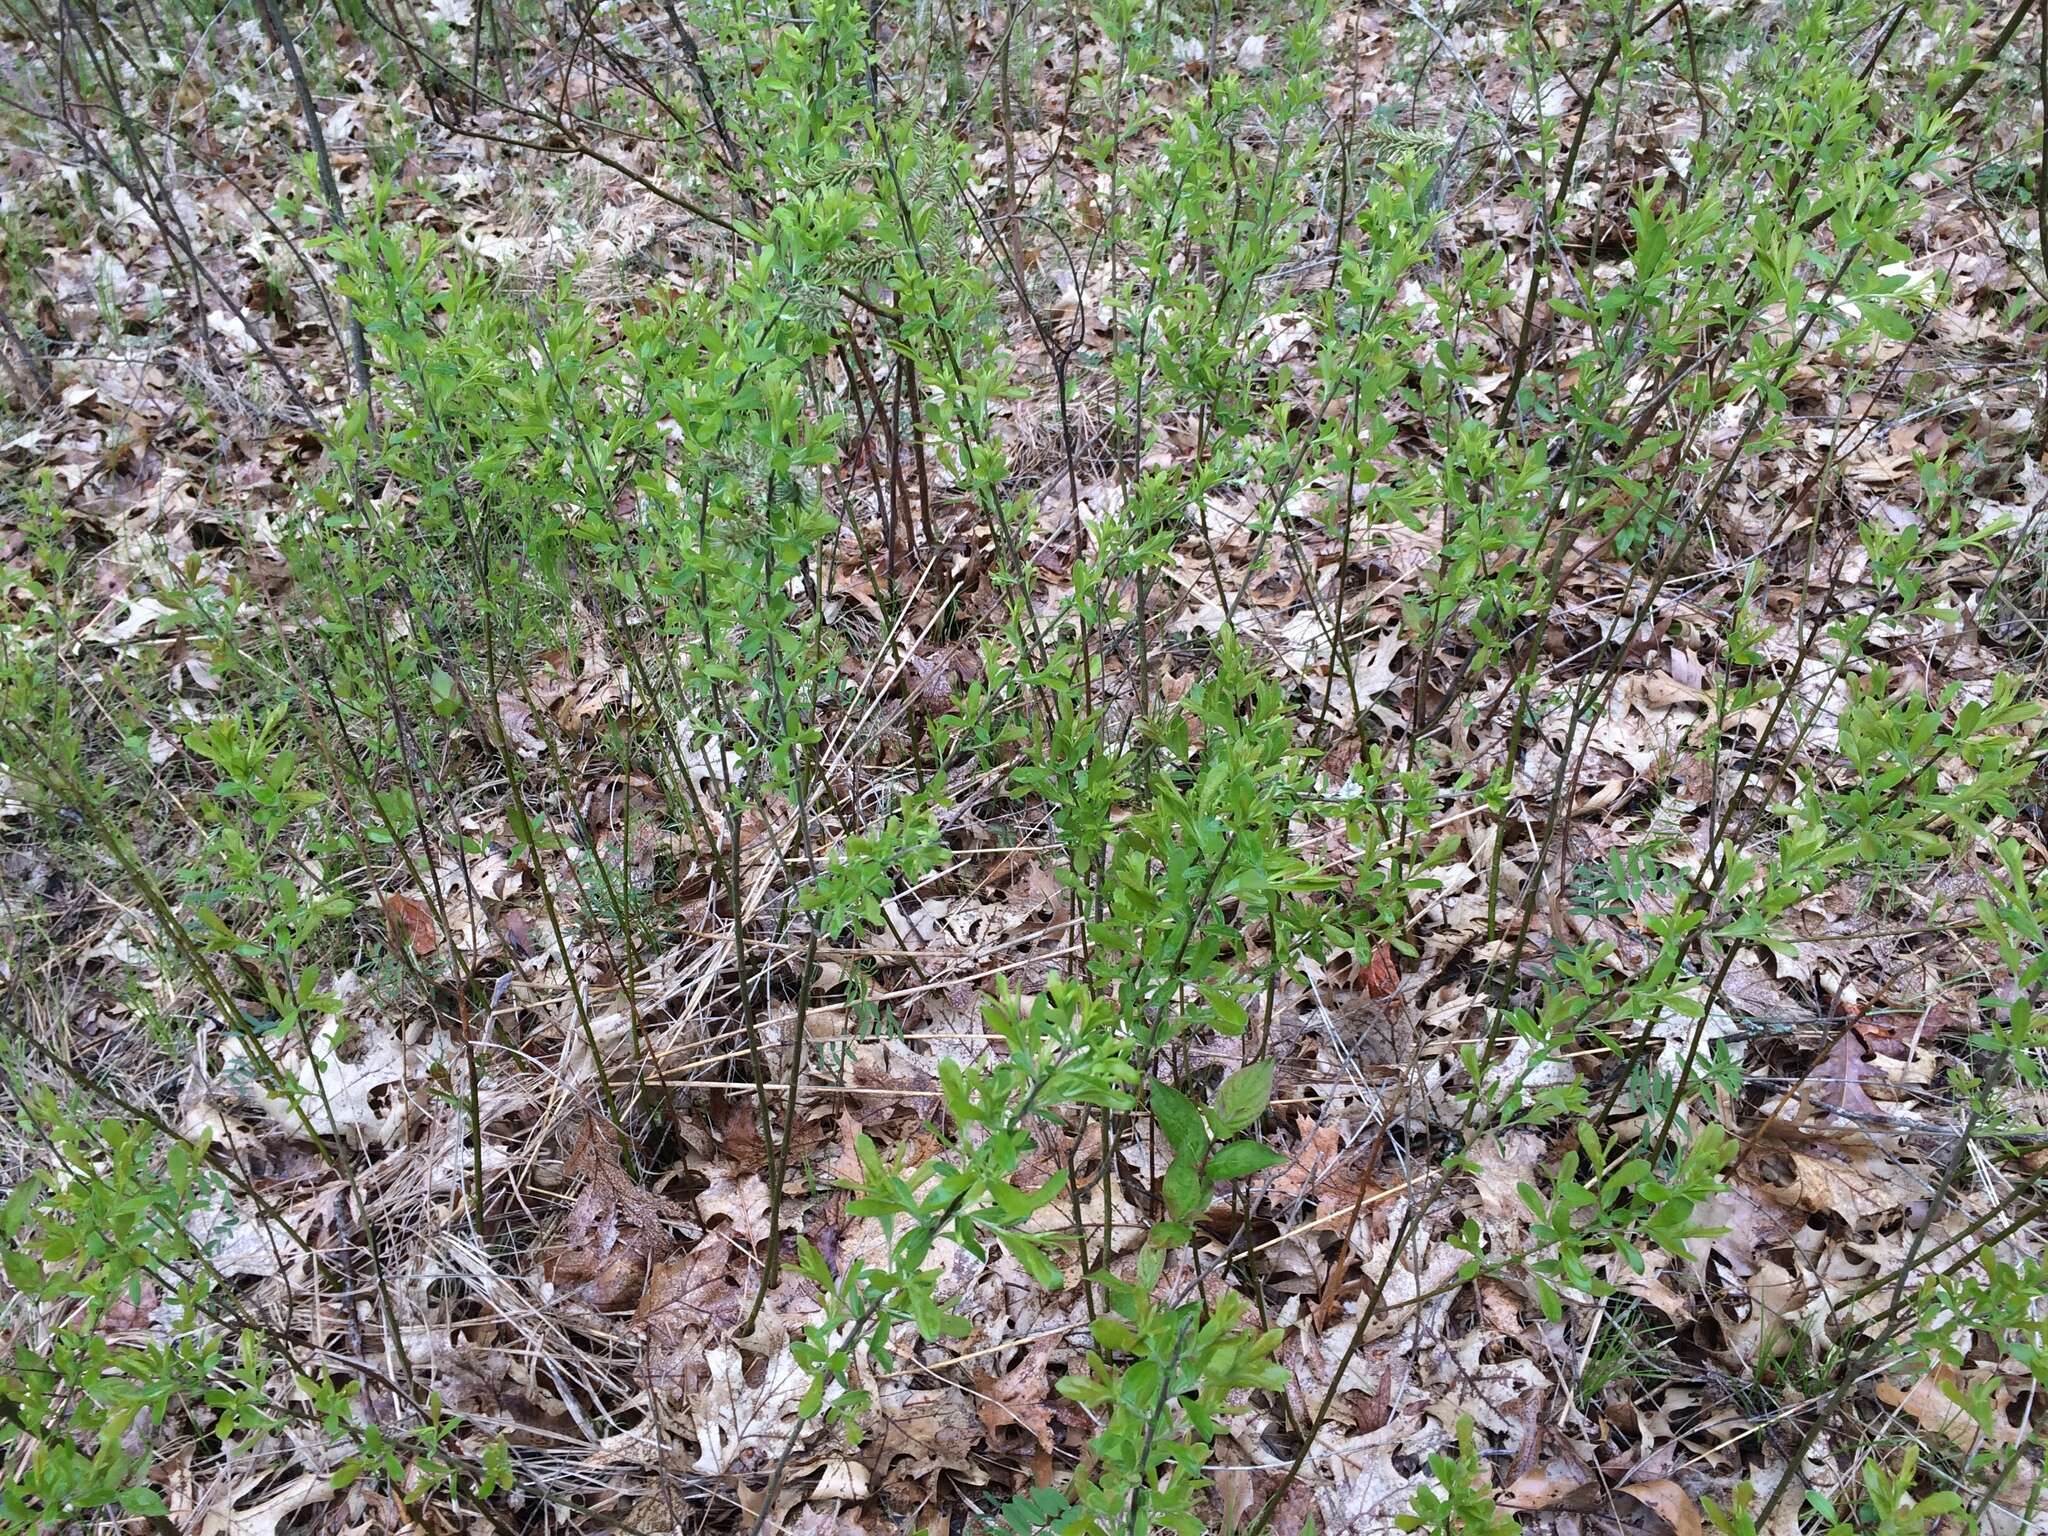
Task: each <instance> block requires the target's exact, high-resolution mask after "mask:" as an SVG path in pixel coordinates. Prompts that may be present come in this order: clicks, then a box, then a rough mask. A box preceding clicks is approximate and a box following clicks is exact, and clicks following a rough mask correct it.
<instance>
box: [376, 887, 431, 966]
mask: <svg viewBox="0 0 2048 1536" xmlns="http://www.w3.org/2000/svg"><path fill="white" fill-rule="evenodd" d="M384 921H385V922H386V923H388V924H389V925H390V927H391V935H392V937H393V938H394V939H396V940H397V941H398V942H399V943H401V944H406V945H409V946H410V947H411V949H412V952H413V953H414V954H415V955H421V956H426V955H431V954H432V953H433V952H434V951H435V950H436V949H439V948H440V947H441V931H440V929H439V928H438V927H436V926H435V923H434V914H433V913H432V912H430V911H429V910H428V909H427V904H426V903H425V902H423V901H420V900H418V899H416V898H414V897H411V896H407V895H405V894H404V893H402V892H399V891H386V892H385V893H384Z"/></svg>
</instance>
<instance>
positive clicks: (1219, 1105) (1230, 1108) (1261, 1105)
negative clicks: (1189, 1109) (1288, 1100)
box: [1213, 1056, 1273, 1136]
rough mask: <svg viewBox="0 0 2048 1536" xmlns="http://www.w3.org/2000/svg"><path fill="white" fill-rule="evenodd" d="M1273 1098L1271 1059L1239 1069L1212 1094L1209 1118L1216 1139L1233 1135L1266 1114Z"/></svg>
mask: <svg viewBox="0 0 2048 1536" xmlns="http://www.w3.org/2000/svg"><path fill="white" fill-rule="evenodd" d="M1272 1097H1273V1058H1272V1057H1270V1056H1268V1057H1267V1058H1266V1059H1265V1060H1263V1061H1255V1062H1253V1063H1252V1064H1251V1065H1250V1066H1248V1067H1240V1068H1238V1070H1237V1071H1235V1072H1233V1073H1231V1074H1230V1076H1228V1077H1226V1078H1225V1079H1223V1086H1222V1087H1221V1088H1220V1089H1218V1090H1217V1092H1216V1108H1215V1110H1214V1111H1213V1118H1214V1121H1215V1125H1216V1134H1217V1135H1218V1136H1235V1135H1236V1134H1237V1133H1238V1132H1239V1131H1241V1130H1243V1129H1244V1128H1245V1127H1246V1126H1248V1125H1250V1124H1251V1123H1252V1122H1253V1121H1255V1120H1257V1119H1258V1118H1259V1116H1261V1115H1263V1114H1264V1113H1265V1112H1266V1101H1267V1100H1269V1099H1271V1098H1272Z"/></svg>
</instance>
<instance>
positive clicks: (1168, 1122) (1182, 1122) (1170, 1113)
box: [1150, 1082, 1209, 1157]
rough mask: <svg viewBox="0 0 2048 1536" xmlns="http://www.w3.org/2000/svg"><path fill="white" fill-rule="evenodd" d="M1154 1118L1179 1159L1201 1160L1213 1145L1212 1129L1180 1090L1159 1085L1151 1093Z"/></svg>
mask: <svg viewBox="0 0 2048 1536" xmlns="http://www.w3.org/2000/svg"><path fill="white" fill-rule="evenodd" d="M1150 1102H1151V1106H1152V1118H1153V1119H1155V1120H1157V1121H1158V1122H1159V1129H1160V1130H1162V1131H1164V1132H1165V1133H1166V1140H1167V1143H1168V1145H1170V1146H1171V1147H1172V1148H1173V1150H1174V1154H1175V1155H1176V1156H1178V1157H1200V1156H1201V1155H1202V1153H1203V1151H1204V1150H1206V1149H1207V1147H1208V1145H1209V1132H1208V1128H1207V1127H1206V1126H1204V1125H1203V1124H1202V1112H1201V1111H1200V1110H1199V1109H1197V1108H1195V1104H1194V1101H1193V1100H1192V1099H1190V1098H1189V1097H1188V1096H1187V1095H1186V1094H1184V1093H1182V1092H1181V1091H1180V1090H1179V1089H1178V1088H1171V1087H1168V1086H1167V1085H1166V1084H1165V1083H1159V1082H1155V1083H1154V1084H1153V1085H1152V1093H1151V1100H1150Z"/></svg>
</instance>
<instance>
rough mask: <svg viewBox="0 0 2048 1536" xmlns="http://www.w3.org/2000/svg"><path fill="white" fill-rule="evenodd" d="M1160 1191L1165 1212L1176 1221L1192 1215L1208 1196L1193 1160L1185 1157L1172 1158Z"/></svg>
mask: <svg viewBox="0 0 2048 1536" xmlns="http://www.w3.org/2000/svg"><path fill="white" fill-rule="evenodd" d="M1160 1193H1161V1194H1163V1195H1165V1197H1166V1212H1167V1214H1168V1215H1169V1216H1171V1217H1173V1219H1174V1220H1176V1221H1179V1220H1180V1219H1182V1218H1183V1217H1186V1216H1192V1215H1193V1214H1194V1213H1195V1212H1196V1211H1197V1210H1198V1209H1200V1207H1201V1205H1202V1202H1203V1201H1204V1199H1205V1198H1207V1196H1208V1190H1206V1189H1205V1188H1203V1186H1202V1176H1201V1175H1200V1174H1199V1173H1197V1172H1196V1171H1195V1163H1194V1160H1193V1159H1192V1158H1185V1157H1182V1158H1176V1159H1174V1164H1173V1166H1172V1167H1171V1168H1169V1169H1167V1170H1166V1178H1165V1179H1164V1181H1162V1183H1161V1185H1160Z"/></svg>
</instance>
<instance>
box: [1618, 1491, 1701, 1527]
mask: <svg viewBox="0 0 2048 1536" xmlns="http://www.w3.org/2000/svg"><path fill="white" fill-rule="evenodd" d="M1621 1491H1622V1492H1623V1493H1625V1494H1627V1495H1628V1496H1629V1497H1630V1498H1632V1499H1634V1500H1635V1501H1636V1502H1637V1503H1638V1504H1640V1505H1642V1506H1643V1507H1644V1508H1645V1509H1647V1510H1649V1511H1650V1513H1651V1514H1653V1515H1655V1516H1656V1517H1657V1518H1658V1519H1659V1520H1661V1521H1663V1523H1664V1524H1665V1526H1666V1527H1667V1528H1669V1529H1670V1530H1671V1531H1672V1532H1673V1533H1674V1536H1702V1532H1704V1531H1705V1529H1706V1526H1705V1524H1704V1523H1703V1522H1702V1521H1701V1519H1700V1507H1699V1505H1698V1504H1696V1503H1694V1502H1693V1497H1692V1495H1691V1494H1689V1493H1687V1492H1686V1491H1685V1490H1684V1489H1683V1488H1681V1487H1679V1485H1678V1484H1676V1483H1674V1482H1672V1481H1671V1480H1670V1479H1669V1478H1658V1479H1656V1480H1655V1481H1653V1482H1647V1483H1624V1484H1623V1485H1622V1489H1621Z"/></svg>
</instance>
